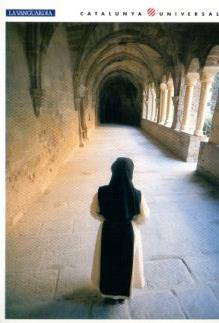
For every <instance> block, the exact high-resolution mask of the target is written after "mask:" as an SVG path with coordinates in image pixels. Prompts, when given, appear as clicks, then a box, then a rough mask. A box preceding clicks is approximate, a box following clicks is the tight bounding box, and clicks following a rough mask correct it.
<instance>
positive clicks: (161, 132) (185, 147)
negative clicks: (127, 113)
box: [141, 119, 200, 161]
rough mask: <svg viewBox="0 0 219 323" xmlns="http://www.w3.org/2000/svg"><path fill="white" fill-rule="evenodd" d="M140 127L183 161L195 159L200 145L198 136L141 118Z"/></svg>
mask: <svg viewBox="0 0 219 323" xmlns="http://www.w3.org/2000/svg"><path fill="white" fill-rule="evenodd" d="M141 127H142V129H143V130H144V131H145V132H146V133H148V134H149V135H151V136H152V137H154V138H155V139H157V140H158V141H159V142H161V143H162V144H163V145H164V146H165V147H166V148H168V149H169V150H170V151H172V152H173V153H174V154H175V155H176V156H178V157H179V158H180V159H182V160H184V161H196V160H197V158H198V152H199V147H200V137H197V136H192V135H189V134H187V133H184V132H180V131H176V130H173V129H171V128H167V127H165V126H163V125H160V124H157V123H155V122H151V121H148V120H144V119H142V122H141Z"/></svg>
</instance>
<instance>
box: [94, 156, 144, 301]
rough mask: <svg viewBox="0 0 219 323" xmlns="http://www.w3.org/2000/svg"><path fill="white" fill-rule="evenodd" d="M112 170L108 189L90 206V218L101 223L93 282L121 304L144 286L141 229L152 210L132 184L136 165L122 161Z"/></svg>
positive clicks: (117, 161)
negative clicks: (140, 226)
mask: <svg viewBox="0 0 219 323" xmlns="http://www.w3.org/2000/svg"><path fill="white" fill-rule="evenodd" d="M111 170H112V177H111V180H110V183H109V185H105V186H101V187H99V189H98V192H97V193H96V194H95V195H94V197H93V201H92V203H91V215H92V216H93V217H94V218H96V219H97V220H99V221H100V227H99V230H98V233H97V239H96V245H95V252H94V258H93V266H92V272H91V281H92V283H93V284H94V286H95V287H96V288H98V290H99V291H100V293H101V295H102V296H103V297H104V298H106V299H108V300H110V301H112V302H113V303H115V302H117V301H118V302H121V303H122V302H124V300H125V299H128V298H129V297H132V295H133V288H143V287H144V285H145V279H144V269H143V254H142V241H141V234H140V231H139V228H138V225H140V224H143V223H145V222H146V220H147V219H148V218H149V208H148V206H147V204H146V202H145V200H144V197H143V195H142V194H141V192H140V191H139V190H137V189H136V188H135V187H134V185H133V183H132V177H133V170H134V164H133V161H132V160H131V159H130V158H125V157H119V158H117V160H116V161H115V162H114V163H113V164H112V167H111Z"/></svg>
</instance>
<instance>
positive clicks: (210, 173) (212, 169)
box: [197, 142, 219, 184]
mask: <svg viewBox="0 0 219 323" xmlns="http://www.w3.org/2000/svg"><path fill="white" fill-rule="evenodd" d="M197 173H199V174H201V175H203V176H205V177H207V178H208V179H209V180H211V181H213V182H215V183H217V184H219V145H216V144H214V143H208V142H202V143H201V147H200V151H199V156H198V165H197Z"/></svg>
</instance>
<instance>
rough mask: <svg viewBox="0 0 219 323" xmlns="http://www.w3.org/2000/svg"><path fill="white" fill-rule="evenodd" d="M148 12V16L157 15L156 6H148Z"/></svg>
mask: <svg viewBox="0 0 219 323" xmlns="http://www.w3.org/2000/svg"><path fill="white" fill-rule="evenodd" d="M147 14H148V16H155V15H156V11H155V9H154V8H148V10H147Z"/></svg>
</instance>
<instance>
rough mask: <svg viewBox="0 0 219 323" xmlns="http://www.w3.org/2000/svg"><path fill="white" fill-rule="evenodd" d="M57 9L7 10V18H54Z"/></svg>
mask: <svg viewBox="0 0 219 323" xmlns="http://www.w3.org/2000/svg"><path fill="white" fill-rule="evenodd" d="M55 15H56V11H55V9H6V16H7V17H54V16H55Z"/></svg>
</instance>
